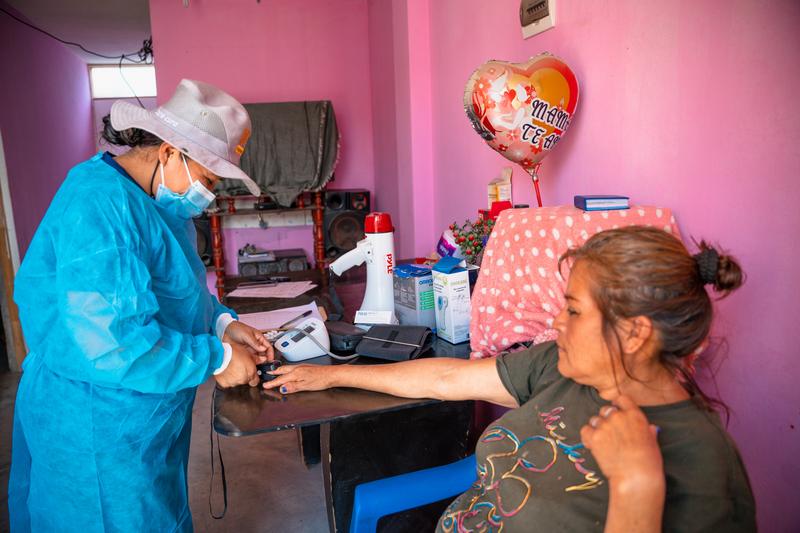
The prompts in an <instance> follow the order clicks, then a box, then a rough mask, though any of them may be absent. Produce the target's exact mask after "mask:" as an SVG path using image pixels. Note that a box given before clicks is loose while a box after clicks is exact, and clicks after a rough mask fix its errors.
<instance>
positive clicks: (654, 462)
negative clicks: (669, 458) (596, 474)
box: [581, 396, 665, 490]
mask: <svg viewBox="0 0 800 533" xmlns="http://www.w3.org/2000/svg"><path fill="white" fill-rule="evenodd" d="M657 431H658V430H657V428H656V426H653V425H652V424H650V423H649V422H648V421H647V418H646V417H645V415H644V413H643V412H642V410H641V409H639V407H637V406H636V404H635V403H633V400H631V399H630V398H628V397H627V396H620V397H619V398H617V399H616V400H614V405H613V406H612V405H607V406H604V407H601V408H600V413H599V415H598V416H593V417H592V418H590V419H589V423H588V424H587V425H585V426H583V428H581V440H582V441H583V444H584V446H586V448H588V449H589V450H591V451H592V454H593V455H594V458H595V460H596V461H597V464H598V466H599V467H600V470H602V471H603V474H604V475H605V476H606V478H607V479H608V482H609V485H610V486H611V487H615V488H618V489H624V490H645V489H654V490H660V489H661V490H663V487H664V484H665V480H664V464H663V460H662V458H661V450H660V449H659V447H658V440H657V439H656V434H657Z"/></svg>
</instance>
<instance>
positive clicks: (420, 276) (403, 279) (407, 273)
mask: <svg viewBox="0 0 800 533" xmlns="http://www.w3.org/2000/svg"><path fill="white" fill-rule="evenodd" d="M393 281H394V312H395V314H396V315H397V319H398V320H399V321H400V324H403V325H410V326H426V327H429V328H431V329H432V330H434V331H436V313H435V311H434V305H433V303H434V298H433V276H432V275H431V269H430V268H424V267H419V266H415V265H397V266H396V267H395V268H394V280H393Z"/></svg>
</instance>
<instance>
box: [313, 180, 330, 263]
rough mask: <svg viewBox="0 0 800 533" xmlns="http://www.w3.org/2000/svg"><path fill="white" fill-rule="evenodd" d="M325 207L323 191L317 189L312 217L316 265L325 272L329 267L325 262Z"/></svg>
mask: <svg viewBox="0 0 800 533" xmlns="http://www.w3.org/2000/svg"><path fill="white" fill-rule="evenodd" d="M324 209H325V206H324V205H323V203H322V192H321V191H317V192H315V193H314V210H313V212H312V213H311V217H312V218H313V220H314V262H315V265H314V266H315V267H316V268H317V270H319V271H320V272H323V273H324V272H325V268H326V267H327V265H326V262H325V229H324V227H323V225H324V222H325V219H324V212H323V210H324Z"/></svg>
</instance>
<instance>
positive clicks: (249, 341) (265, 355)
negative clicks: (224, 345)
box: [222, 320, 275, 364]
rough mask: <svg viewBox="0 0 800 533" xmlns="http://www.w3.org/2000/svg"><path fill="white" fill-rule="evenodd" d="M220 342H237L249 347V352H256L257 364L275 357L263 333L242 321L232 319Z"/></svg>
mask: <svg viewBox="0 0 800 533" xmlns="http://www.w3.org/2000/svg"><path fill="white" fill-rule="evenodd" d="M222 342H228V343H239V344H243V345H245V346H247V347H248V348H250V350H251V353H253V354H258V356H259V358H258V360H257V362H258V364H261V363H264V362H266V361H272V360H274V359H275V350H274V349H273V348H272V344H271V343H270V342H269V341H268V340H267V338H266V337H265V336H264V334H263V333H261V332H260V331H259V330H257V329H256V328H254V327H252V326H248V325H247V324H245V323H244V322H239V321H238V320H234V321H233V322H231V323H230V324H228V327H227V328H226V329H225V335H224V336H223V337H222Z"/></svg>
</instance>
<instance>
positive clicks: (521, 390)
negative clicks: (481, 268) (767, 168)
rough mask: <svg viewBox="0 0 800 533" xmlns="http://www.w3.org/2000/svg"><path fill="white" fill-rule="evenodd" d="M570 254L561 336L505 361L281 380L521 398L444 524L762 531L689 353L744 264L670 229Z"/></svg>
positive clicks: (300, 372)
mask: <svg viewBox="0 0 800 533" xmlns="http://www.w3.org/2000/svg"><path fill="white" fill-rule="evenodd" d="M564 261H569V262H571V265H572V268H571V273H570V276H569V281H568V284H567V291H566V295H565V296H566V306H565V307H564V309H563V310H562V311H561V313H560V314H559V315H558V317H557V318H556V321H555V324H554V327H555V328H556V329H557V330H558V332H559V337H558V340H557V341H556V342H551V343H544V344H540V345H538V346H534V347H532V348H530V349H527V350H524V351H520V352H514V353H508V354H504V355H501V356H499V357H497V359H494V360H492V359H482V360H472V361H465V360H458V359H447V358H433V359H421V360H415V361H408V362H403V363H396V364H389V365H364V366H350V365H340V366H333V367H322V366H309V365H300V366H284V367H282V368H280V369H279V370H278V371H276V372H275V374H278V375H279V376H278V377H277V378H276V379H275V380H273V381H271V382H268V383H266V384H265V385H264V386H265V387H266V388H276V387H279V388H280V391H281V392H283V393H292V392H296V391H303V390H320V389H326V388H329V387H358V388H363V389H369V390H374V391H380V392H386V393H389V394H394V395H397V396H405V397H412V398H418V397H428V398H439V399H442V400H465V399H476V400H485V401H490V402H493V403H496V404H499V405H504V406H509V407H514V408H515V409H512V410H511V411H509V412H507V413H506V414H504V415H503V416H502V417H501V418H500V419H498V420H497V421H495V422H494V423H493V424H491V425H490V426H489V427H488V429H486V431H485V432H484V433H483V435H481V437H480V440H479V441H478V446H477V450H476V459H477V464H478V472H477V477H478V480H477V482H476V483H475V484H474V485H473V487H472V488H471V489H470V490H468V491H467V492H466V493H464V494H462V495H461V496H459V497H458V498H457V499H456V500H455V501H454V502H453V503H452V504H451V505H450V506H449V507H448V509H447V510H446V511H445V513H444V515H443V516H442V518H441V519H440V521H439V527H438V530H439V531H499V530H500V529H502V530H503V531H504V532H514V531H531V530H533V529H536V530H541V531H595V530H600V529H601V528H603V525H605V530H606V531H658V530H661V529H662V528H663V530H665V531H681V532H686V531H711V530H716V531H726V532H729V531H754V530H755V528H756V526H755V504H754V501H753V496H752V493H751V490H750V484H749V481H748V478H747V474H746V472H745V469H744V466H743V464H742V461H741V459H740V457H739V453H738V451H737V449H736V446H735V445H734V443H733V441H732V440H731V438H730V436H729V435H728V434H727V433H726V431H725V429H724V428H723V426H722V424H721V422H720V419H719V416H718V415H717V413H716V412H715V409H714V408H715V406H722V407H724V405H722V404H720V403H719V402H717V401H715V400H712V399H711V398H709V397H708V396H706V395H705V394H704V393H703V392H702V391H701V390H700V388H699V387H698V386H697V383H696V382H695V381H694V379H693V377H692V375H691V373H690V372H688V371H687V370H686V368H687V365H685V364H684V363H685V360H686V358H687V357H689V356H693V354H695V352H696V351H697V350H698V348H699V347H700V346H701V345H702V344H703V342H704V340H705V339H706V338H707V336H708V334H709V330H710V327H711V319H712V304H711V300H710V298H709V296H708V294H707V293H706V289H705V287H704V285H706V284H710V285H713V287H714V289H715V290H716V291H717V292H720V293H721V294H722V295H723V296H725V295H727V294H728V293H729V292H730V291H732V290H734V289H736V288H737V287H739V286H740V285H741V283H742V272H741V270H740V268H739V266H738V264H737V263H736V262H735V261H734V259H732V258H731V257H729V256H724V255H722V256H721V255H719V254H718V252H717V251H716V250H715V249H714V248H712V247H709V246H707V245H706V244H705V243H701V252H700V253H699V254H697V255H696V256H694V257H693V256H691V255H689V253H688V252H687V251H686V248H685V247H684V246H683V244H682V243H681V242H680V241H679V240H677V239H676V238H675V237H673V236H672V235H670V234H668V233H666V232H664V231H661V230H659V229H653V228H646V227H641V226H631V227H627V228H623V229H617V230H610V231H605V232H602V233H598V234H596V235H594V236H593V237H592V238H590V239H589V240H588V241H587V242H586V243H585V244H584V245H583V246H581V247H580V248H577V249H573V250H570V251H568V252H567V253H565V254H564V255H563V256H562V257H561V258H560V260H559V265H562V264H563V262H564Z"/></svg>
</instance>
